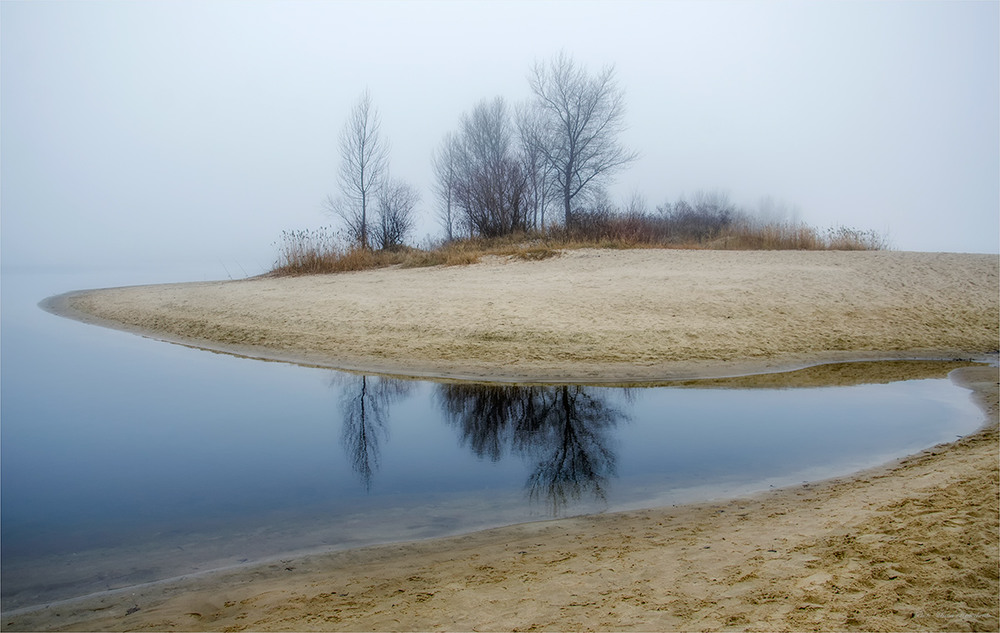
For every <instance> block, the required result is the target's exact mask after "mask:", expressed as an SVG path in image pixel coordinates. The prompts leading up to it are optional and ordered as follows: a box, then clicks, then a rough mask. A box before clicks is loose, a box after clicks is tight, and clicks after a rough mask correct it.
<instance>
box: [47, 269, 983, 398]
mask: <svg viewBox="0 0 1000 633" xmlns="http://www.w3.org/2000/svg"><path fill="white" fill-rule="evenodd" d="M998 289H1000V277H998V258H997V257H996V256H994V255H956V254H941V253H896V252H787V251H780V252H773V251H772V252H759V251H758V252H747V251H739V252H731V251H671V250H629V251H611V250H580V251H567V252H565V253H564V254H563V255H561V256H560V257H557V258H553V259H549V260H545V261H541V262H525V261H517V260H510V259H501V258H493V259H491V260H490V261H488V262H485V263H482V264H477V265H473V266H456V267H448V268H439V267H438V268H423V269H409V270H398V269H392V270H378V271H367V272H360V273H348V274H339V275H317V276H308V277H297V278H280V279H273V278H255V279H249V280H244V281H226V282H210V283H194V284H175V285H160V286H146V287H133V288H120V289H108V290H99V291H91V292H85V293H79V294H72V295H69V296H63V297H60V298H57V299H54V300H52V301H50V302H49V303H48V306H49V307H50V309H53V310H55V311H58V312H61V313H63V314H69V315H73V316H76V317H77V318H81V319H84V320H92V321H96V322H100V323H103V324H105V325H110V326H112V327H120V328H124V329H130V330H132V331H135V332H138V333H142V334H146V335H148V336H153V337H156V338H161V339H164V340H171V341H175V342H181V343H184V344H188V345H194V346H198V347H204V348H207V349H214V350H219V351H226V352H232V353H237V354H242V355H246V356H250V357H254V358H267V359H276V360H291V361H295V362H300V363H304V364H313V365H318V366H323V367H332V368H338V369H352V370H359V371H367V372H379V373H388V374H398V375H411V376H433V377H449V378H480V379H487V380H515V381H517V380H520V381H557V382H565V381H573V382H588V383H609V382H610V383H620V382H635V381H657V380H663V379H669V378H679V377H693V376H709V375H711V376H718V375H730V374H734V373H737V374H738V373H750V372H755V371H769V370H773V369H777V368H785V369H787V368H793V367H798V366H804V365H808V364H814V363H817V362H822V361H834V360H845V359H857V358H876V357H878V358H912V357H935V358H949V357H955V356H968V355H972V354H979V353H983V352H991V351H994V350H996V348H997V324H998V322H1000V306H998V303H1000V302H998V298H997V297H998V292H1000V290H998Z"/></svg>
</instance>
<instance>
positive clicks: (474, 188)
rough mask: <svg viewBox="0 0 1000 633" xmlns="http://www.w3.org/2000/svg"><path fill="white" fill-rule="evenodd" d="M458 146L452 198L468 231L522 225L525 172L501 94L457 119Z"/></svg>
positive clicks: (485, 232) (494, 231)
mask: <svg viewBox="0 0 1000 633" xmlns="http://www.w3.org/2000/svg"><path fill="white" fill-rule="evenodd" d="M458 150H459V158H458V177H457V179H456V181H455V189H454V195H455V202H456V205H457V206H458V208H459V209H460V210H461V212H462V222H463V223H465V225H466V226H467V227H468V228H469V229H470V232H473V233H478V234H479V235H482V236H485V237H496V236H498V235H506V234H508V233H512V232H515V231H522V230H525V229H527V218H526V215H525V205H524V192H525V177H524V170H523V168H522V166H521V162H520V160H518V157H517V155H516V154H515V146H514V132H513V126H512V124H511V120H510V115H509V113H508V109H507V104H506V102H505V101H504V100H503V98H502V97H497V98H496V99H493V100H492V101H483V102H481V103H480V104H479V105H477V106H476V107H475V108H473V110H472V112H471V113H469V114H466V115H465V116H464V117H463V118H462V131H461V134H460V136H459V142H458Z"/></svg>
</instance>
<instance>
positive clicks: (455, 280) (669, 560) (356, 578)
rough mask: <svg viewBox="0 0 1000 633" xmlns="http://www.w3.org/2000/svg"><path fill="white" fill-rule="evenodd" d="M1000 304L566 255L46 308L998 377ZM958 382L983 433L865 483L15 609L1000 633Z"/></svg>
mask: <svg viewBox="0 0 1000 633" xmlns="http://www.w3.org/2000/svg"><path fill="white" fill-rule="evenodd" d="M998 288H1000V281H998V258H997V257H996V256H995V255H955V254H924V253H892V252H874V253H868V252H866V253H837V252H819V253H788V252H779V253H769V252H706V251H572V252H567V253H565V254H563V255H562V256H560V257H558V258H555V259H551V260H546V261H542V262H521V261H510V260H504V259H494V260H491V261H488V262H485V263H482V264H478V265H474V266H469V267H456V268H434V269H416V270H382V271H371V272H364V273H351V274H343V275H333V276H322V277H302V278H283V279H271V278H259V279H252V280H245V281H237V282H218V283H198V284H176V285H165V286H149V287H136V288H125V289H109V290H100V291H89V292H82V293H72V294H70V295H64V296H62V297H59V298H56V299H53V300H52V301H50V302H49V303H48V305H47V307H48V308H49V309H51V310H53V311H56V312H59V313H61V314H66V315H69V316H73V317H74V318H79V319H81V320H89V321H93V322H95V323H100V324H103V325H109V326H113V327H119V328H122V329H128V330H130V331H134V332H137V333H140V334H144V335H148V336H153V337H156V338H161V339H163V340H170V341H174V342H179V343H183V344H187V345H194V346H198V347H204V348H207V349H214V350H218V351H226V352H230V353H238V354H242V355H246V356H251V357H256V358H267V359H278V360H293V361H298V362H303V363H308V364H315V365H320V366H328V367H337V368H347V369H356V370H364V371H379V372H385V373H392V374H409V375H423V376H438V377H447V378H490V379H500V380H508V381H550V380H560V379H561V380H564V381H566V380H569V381H580V382H600V383H613V382H658V381H663V380H667V379H672V378H691V377H696V376H729V375H736V374H746V373H750V372H753V371H774V370H776V369H779V368H791V367H798V366H808V365H815V364H817V363H822V362H825V361H838V360H845V359H849V358H955V357H965V358H968V357H975V358H986V359H990V358H992V359H993V360H994V361H995V358H996V357H995V351H996V347H997V337H998V325H1000V306H998V304H1000V297H998ZM826 373H828V372H827V370H824V369H822V368H817V371H816V372H815V373H814V374H811V376H812V377H811V378H806V379H805V380H807V381H809V380H815V381H818V382H819V383H824V381H829V380H830V378H829V377H828V376H827V375H826ZM951 376H952V379H953V380H956V381H957V382H959V383H960V384H962V385H964V386H966V387H968V388H970V389H971V390H972V391H973V394H974V396H975V398H976V399H977V402H979V404H980V405H981V407H982V408H983V411H984V426H983V428H982V430H980V431H979V432H977V433H975V434H972V435H969V436H966V437H964V438H961V439H959V440H957V441H956V442H954V443H952V444H948V445H944V446H939V447H935V448H933V449H930V450H927V451H924V452H922V453H920V454H918V455H913V456H910V457H908V458H905V459H903V460H900V461H898V462H894V463H891V464H887V465H884V466H882V467H879V468H877V469H874V470H869V471H864V472H861V473H858V474H856V475H854V476H851V477H847V478H842V479H837V480H830V481H824V482H817V483H812V484H805V485H801V486H796V487H792V488H786V489H782V490H774V491H770V492H767V493H763V494H760V495H756V496H754V497H751V498H744V499H735V500H727V501H723V502H718V503H704V504H696V505H690V506H679V507H672V508H657V509H649V510H642V511H634V512H625V513H616V514H604V515H597V516H591V517H581V518H574V519H562V520H555V521H545V522H538V523H531V524H524V525H516V526H510V527H504V528H498V529H493V530H488V531H484V532H477V533H474V534H468V535H463V536H457V537H449V538H446V539H438V540H430V541H420V542H413V543H401V544H393V545H385V546H378V547H370V548H364V549H357V550H350V551H342V552H332V553H326V554H316V555H312V556H308V557H303V558H297V559H288V560H280V561H274V562H272V563H268V564H264V565H257V566H250V567H245V568H239V569H235V570H230V571H220V572H216V573H211V574H205V575H203V576H199V577H191V578H186V579H178V580H174V581H168V582H163V583H159V584H155V585H149V586H144V587H136V588H133V589H131V590H122V591H117V592H113V593H108V594H103V595H96V596H92V597H88V598H84V599H79V600H73V601H67V602H64V603H60V604H54V605H49V606H47V607H44V608H41V609H38V610H34V611H28V612H19V613H17V614H14V615H10V614H5V616H4V618H3V622H2V625H3V628H4V629H5V630H166V629H173V630H227V631H228V630H232V631H236V630H764V631H771V630H774V631H781V630H865V631H869V630H886V631H894V630H921V631H930V630H994V631H995V630H998V629H1000V619H998V611H1000V581H998V569H1000V544H998V531H1000V520H998V517H1000V507H998V500H1000V469H998V438H997V432H998V430H997V416H998V370H997V367H996V366H995V364H994V365H993V366H977V367H965V368H962V369H957V370H955V371H954V372H952V374H951ZM741 380H743V379H741Z"/></svg>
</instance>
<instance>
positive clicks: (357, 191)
mask: <svg viewBox="0 0 1000 633" xmlns="http://www.w3.org/2000/svg"><path fill="white" fill-rule="evenodd" d="M381 127H382V120H381V118H380V117H379V113H378V110H377V109H376V108H375V107H374V106H373V105H372V97H371V93H370V92H368V91H367V90H365V91H364V92H363V93H362V94H361V97H360V98H359V99H358V102H357V104H356V105H355V106H354V109H353V110H351V115H350V117H349V118H348V119H347V123H346V124H345V125H344V129H343V130H342V131H341V133H340V172H339V185H340V193H341V198H339V199H336V200H335V199H333V198H327V207H328V208H329V209H330V210H331V211H333V212H334V213H336V214H337V215H339V216H340V217H341V218H343V219H344V222H345V224H346V225H347V230H348V232H349V233H350V234H351V237H353V238H354V239H355V240H357V242H358V244H360V245H361V246H362V247H364V248H368V246H369V241H368V233H369V226H368V220H369V212H370V211H371V208H372V206H373V204H374V202H375V197H376V193H377V192H378V190H379V188H380V187H381V185H382V181H383V180H384V178H385V173H386V169H387V168H388V164H389V143H388V142H387V141H386V140H385V139H384V138H383V137H382V133H381Z"/></svg>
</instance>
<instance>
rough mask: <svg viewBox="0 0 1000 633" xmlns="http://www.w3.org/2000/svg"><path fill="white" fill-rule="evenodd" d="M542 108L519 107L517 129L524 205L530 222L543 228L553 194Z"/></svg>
mask: <svg viewBox="0 0 1000 633" xmlns="http://www.w3.org/2000/svg"><path fill="white" fill-rule="evenodd" d="M541 114H542V113H541V110H540V109H538V108H535V107H533V106H532V105H528V106H525V107H520V108H518V111H517V132H518V138H519V140H520V146H521V147H520V149H521V162H522V164H523V165H524V176H525V204H526V205H527V207H528V213H529V214H530V216H531V217H530V220H529V224H530V225H531V226H532V227H534V228H536V229H541V230H545V210H546V207H547V206H548V203H549V201H550V200H551V199H552V194H553V187H552V185H553V178H552V166H551V165H550V164H549V162H548V161H547V160H546V157H545V154H544V152H543V142H542V141H543V139H544V137H545V136H544V132H545V120H544V118H543V117H542V116H541Z"/></svg>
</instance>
